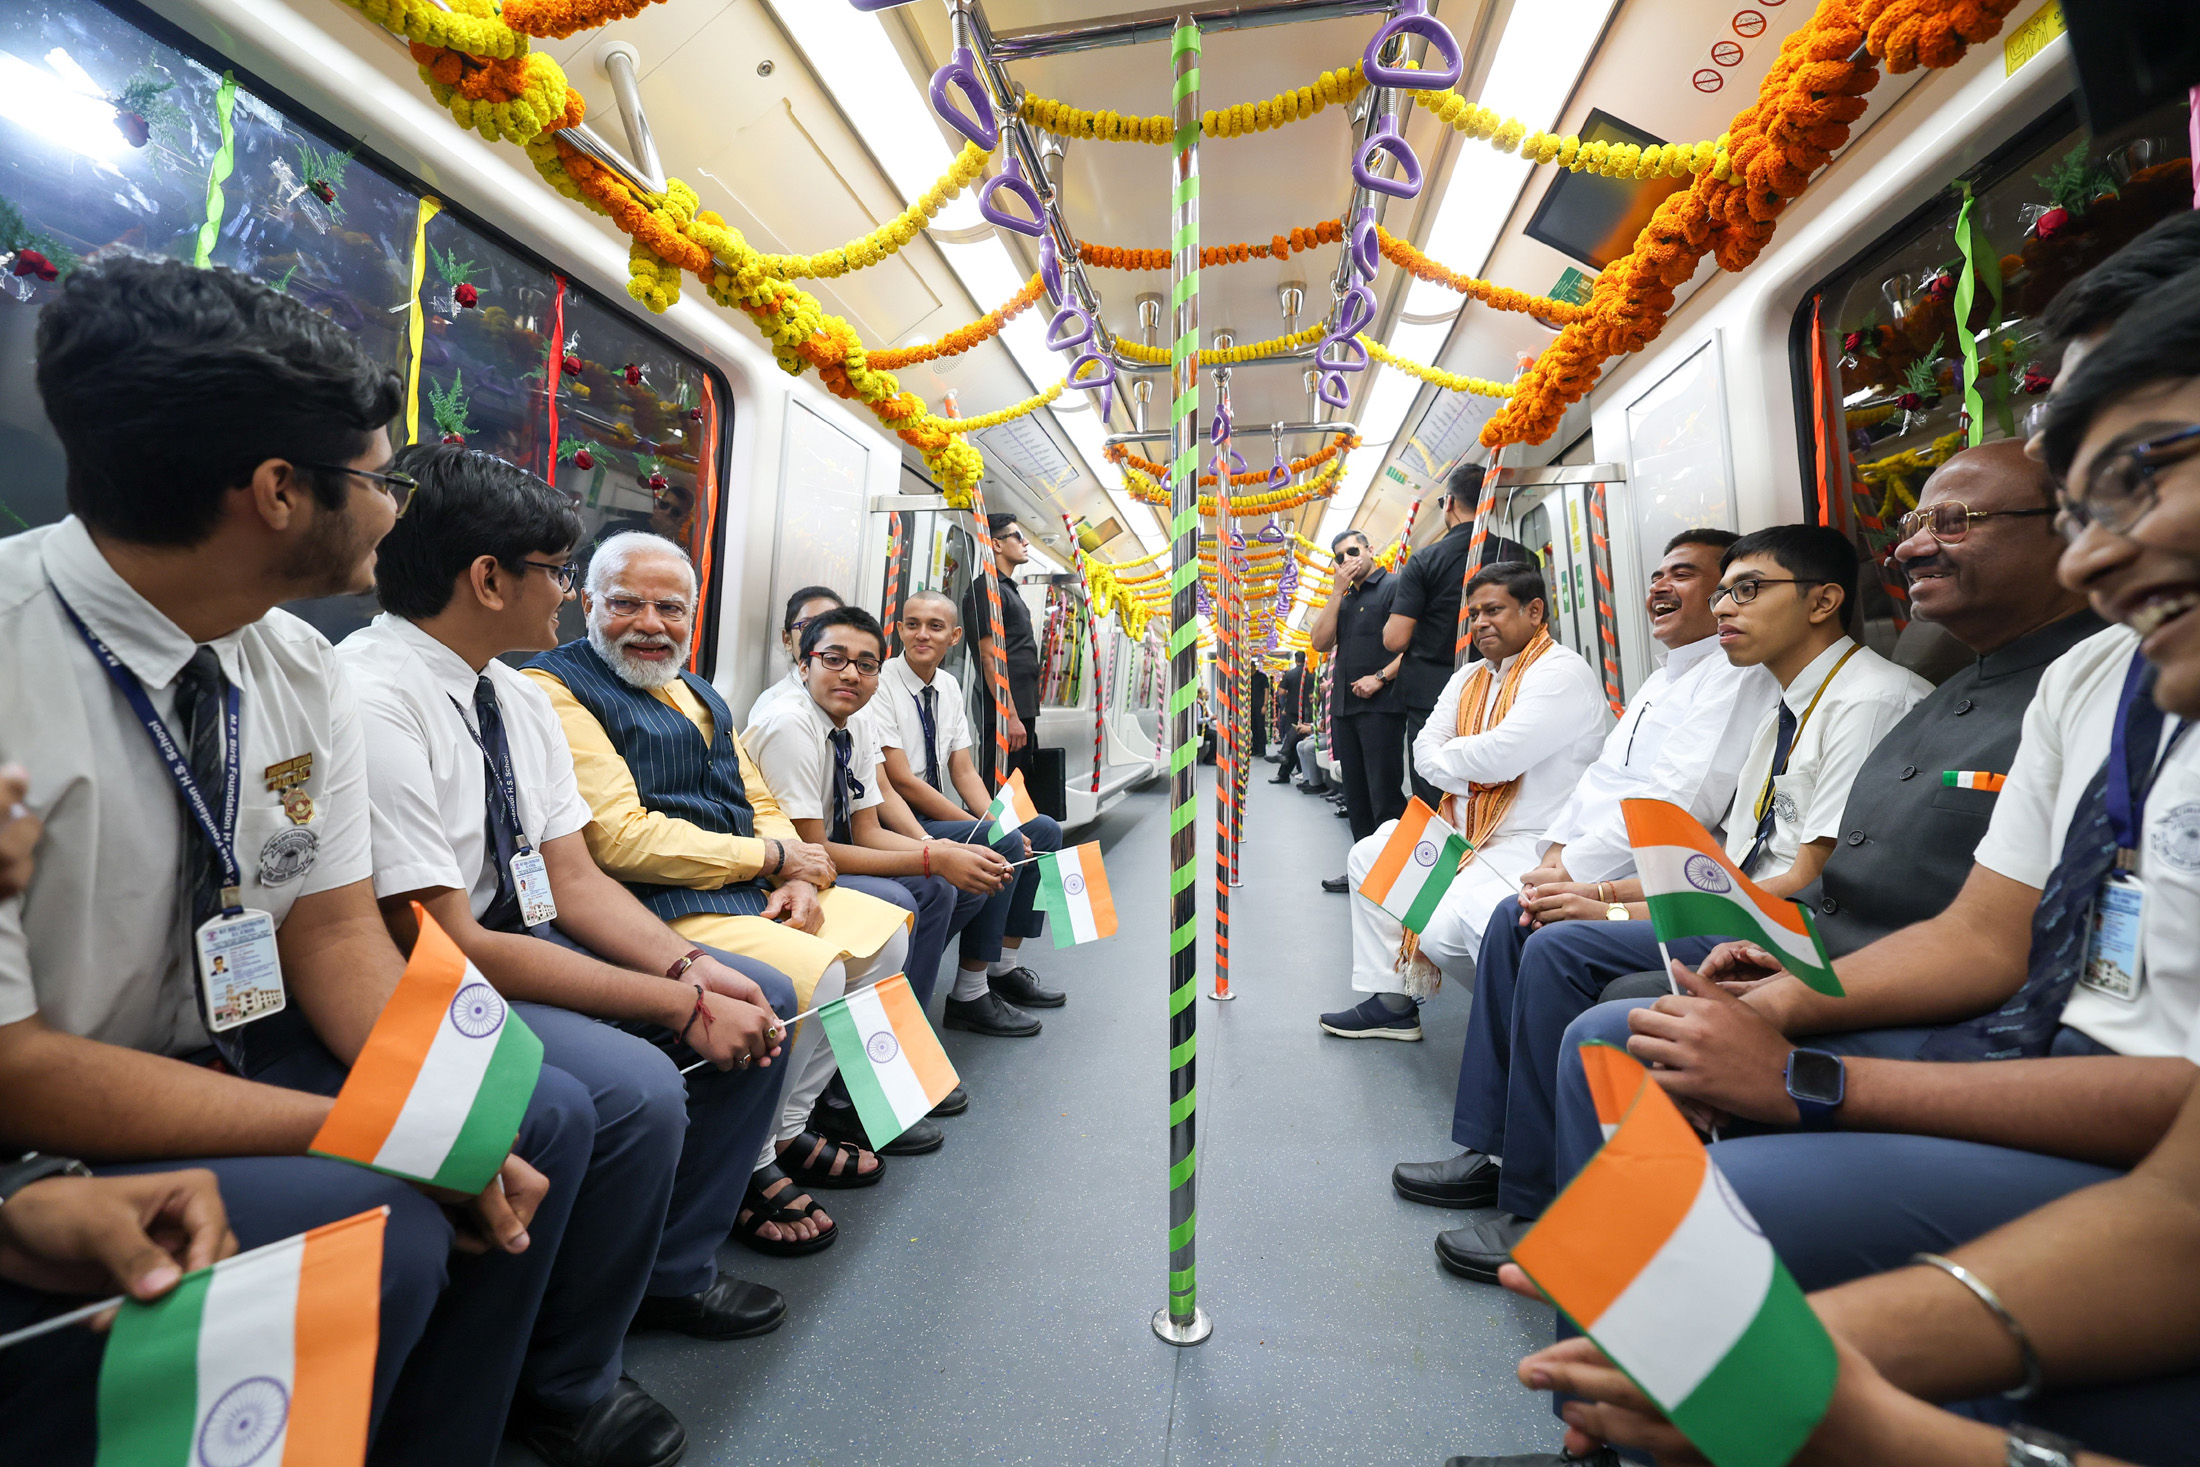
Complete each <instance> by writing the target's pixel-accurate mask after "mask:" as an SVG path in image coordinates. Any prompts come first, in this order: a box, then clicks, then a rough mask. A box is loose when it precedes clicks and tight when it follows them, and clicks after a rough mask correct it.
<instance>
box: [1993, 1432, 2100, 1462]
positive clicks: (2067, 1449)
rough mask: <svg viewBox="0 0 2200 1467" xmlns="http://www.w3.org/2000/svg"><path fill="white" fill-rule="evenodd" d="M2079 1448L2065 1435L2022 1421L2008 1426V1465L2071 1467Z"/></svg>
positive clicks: (2076, 1457)
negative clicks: (2024, 1423)
mask: <svg viewBox="0 0 2200 1467" xmlns="http://www.w3.org/2000/svg"><path fill="white" fill-rule="evenodd" d="M2080 1450H2081V1448H2080V1447H2079V1445H2078V1444H2077V1443H2076V1442H2074V1441H2072V1440H2070V1438H2068V1437H2065V1436H2057V1435H2055V1433H2053V1432H2051V1431H2042V1430H2040V1429H2039V1428H2038V1427H2036V1426H2026V1425H2023V1424H2022V1423H2019V1424H2017V1425H2014V1426H2012V1427H2010V1428H2009V1455H2008V1457H2007V1458H2006V1459H2005V1460H2006V1461H2007V1463H2008V1467H2072V1464H2073V1463H2075V1462H2076V1461H2077V1459H2078V1453H2079V1451H2080Z"/></svg>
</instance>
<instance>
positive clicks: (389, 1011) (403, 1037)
mask: <svg viewBox="0 0 2200 1467" xmlns="http://www.w3.org/2000/svg"><path fill="white" fill-rule="evenodd" d="M413 915H414V917H415V918H417V919H418V921H419V923H420V940H419V941H418V942H417V943H415V944H414V946H413V952H412V961H410V962H408V963H407V964H406V965H405V976H404V977H403V978H402V979H401V980H399V982H398V985H397V991H396V992H395V993H393V994H391V995H390V1001H389V1003H388V1004H386V1005H384V1006H383V1009H382V1015H381V1017H380V1018H378V1019H376V1020H375V1021H374V1031H373V1032H372V1033H371V1034H369V1035H368V1036H367V1045H366V1048H365V1049H363V1050H361V1051H360V1052H359V1059H358V1061H357V1063H355V1064H353V1065H352V1067H351V1075H350V1076H349V1078H347V1079H346V1080H345V1081H344V1088H343V1090H342V1091H341V1092H339V1093H338V1094H337V1097H336V1106H335V1108H334V1109H333V1110H331V1111H330V1112H329V1113H328V1119H327V1120H325V1121H323V1122H322V1123H321V1131H320V1134H319V1135H317V1136H315V1137H314V1138H313V1147H312V1149H313V1151H314V1152H315V1153H316V1154H318V1155H321V1156H336V1157H342V1158H343V1159H344V1160H346V1161H356V1162H358V1163H360V1164H361V1165H363V1166H370V1167H373V1168H374V1169H375V1170H376V1171H380V1172H389V1173H390V1174H392V1175H393V1176H400V1177H404V1178H406V1179H407V1180H409V1181H415V1182H427V1183H430V1184H432V1185H434V1186H438V1187H448V1188H450V1189H451V1190H452V1191H454V1192H479V1191H480V1190H481V1189H482V1188H484V1187H486V1186H488V1185H489V1183H490V1181H491V1179H493V1178H494V1177H495V1176H496V1174H497V1169H498V1168H499V1167H501V1166H503V1165H504V1158H505V1157H506V1156H507V1155H509V1154H510V1152H511V1150H512V1138H513V1137H514V1136H516V1135H518V1134H519V1123H520V1119H521V1118H522V1117H523V1116H524V1115H525V1114H526V1112H527V1102H528V1101H529V1100H531V1099H533V1098H534V1094H535V1080H536V1078H537V1077H538V1076H539V1075H540V1074H541V1073H542V1041H541V1040H540V1039H537V1038H536V1037H535V1031H534V1030H532V1029H530V1028H528V1027H527V1025H526V1024H525V1022H523V1021H522V1020H521V1019H520V1017H519V1015H518V1014H515V1013H513V1012H512V1009H511V1006H510V1005H509V1004H507V1003H505V1001H504V999H503V997H502V996H501V995H499V994H498V993H497V991H496V990H495V989H494V988H492V987H490V986H489V983H488V980H486V979H485V978H483V977H482V976H481V974H480V973H479V972H478V971H477V970H476V969H475V967H474V965H473V964H472V963H469V962H467V961H466V955H465V954H464V953H462V952H460V951H459V950H458V944H457V943H455V942H452V941H451V939H450V936H449V934H447V933H446V932H444V930H443V929H442V928H441V927H438V926H437V925H436V923H435V919H434V918H433V917H430V916H429V915H428V913H427V910H426V909H425V908H424V907H422V906H421V905H420V904H419V903H418V902H415V903H413Z"/></svg>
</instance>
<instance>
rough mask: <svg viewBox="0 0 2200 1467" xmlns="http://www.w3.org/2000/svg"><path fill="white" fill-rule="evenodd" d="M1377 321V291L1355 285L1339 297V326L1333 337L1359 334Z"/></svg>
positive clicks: (1331, 333)
mask: <svg viewBox="0 0 2200 1467" xmlns="http://www.w3.org/2000/svg"><path fill="white" fill-rule="evenodd" d="M1374 322H1375V293H1374V292H1373V291H1371V290H1369V289H1368V288H1367V287H1366V286H1364V285H1355V286H1353V287H1352V288H1351V289H1350V290H1348V291H1346V292H1345V293H1344V294H1343V295H1341V296H1339V297H1338V298H1337V326H1336V329H1335V330H1333V331H1331V332H1330V333H1329V334H1330V336H1331V337H1338V336H1357V335H1359V334H1360V333H1361V332H1362V331H1365V330H1366V329H1367V328H1368V327H1369V326H1371V325H1373V324H1374Z"/></svg>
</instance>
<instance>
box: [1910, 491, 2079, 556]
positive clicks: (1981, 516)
mask: <svg viewBox="0 0 2200 1467" xmlns="http://www.w3.org/2000/svg"><path fill="white" fill-rule="evenodd" d="M2053 513H2055V511H2054V510H2052V509H1973V508H1971V507H1970V506H1969V505H1967V504H1964V503H1962V502H1961V501H1960V500H1954V499H1944V500H1942V501H1941V502H1940V503H1938V504H1935V505H1932V506H1930V507H1928V508H1923V509H1913V510H1911V511H1910V512H1909V513H1908V514H1906V515H1904V516H1902V518H1901V519H1899V520H1897V521H1895V523H1896V524H1898V525H1900V526H1901V527H1902V533H1901V539H1899V540H1897V541H1896V542H1895V543H1896V544H1900V543H1901V541H1902V540H1908V539H1910V538H1912V537H1913V536H1915V535H1916V534H1917V532H1918V531H1920V530H1923V531H1924V532H1925V533H1926V534H1928V535H1931V536H1932V537H1933V538H1934V539H1935V540H1938V541H1939V542H1940V543H1941V544H1943V545H1960V544H1962V543H1963V537H1964V536H1965V535H1967V534H1969V533H1970V532H1971V521H1973V520H2005V519H2006V520H2028V519H2035V518H2037V517H2038V516H2040V515H2044V514H2053Z"/></svg>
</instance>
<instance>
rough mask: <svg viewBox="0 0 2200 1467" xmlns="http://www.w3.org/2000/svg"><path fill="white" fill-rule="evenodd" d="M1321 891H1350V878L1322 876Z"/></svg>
mask: <svg viewBox="0 0 2200 1467" xmlns="http://www.w3.org/2000/svg"><path fill="white" fill-rule="evenodd" d="M1322 890H1323V891H1331V892H1345V891H1350V890H1352V878H1351V877H1349V876H1324V877H1323V878H1322Z"/></svg>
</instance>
